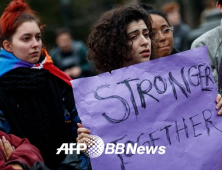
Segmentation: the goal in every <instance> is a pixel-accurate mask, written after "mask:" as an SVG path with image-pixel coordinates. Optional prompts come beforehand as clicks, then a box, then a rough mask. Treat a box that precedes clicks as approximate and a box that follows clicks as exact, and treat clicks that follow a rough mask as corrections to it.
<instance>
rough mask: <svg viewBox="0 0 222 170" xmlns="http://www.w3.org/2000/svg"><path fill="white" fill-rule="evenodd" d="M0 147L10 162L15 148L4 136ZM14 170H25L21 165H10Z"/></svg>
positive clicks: (0, 141)
mask: <svg viewBox="0 0 222 170" xmlns="http://www.w3.org/2000/svg"><path fill="white" fill-rule="evenodd" d="M0 147H1V148H2V150H3V151H4V154H5V157H6V159H7V160H8V158H9V157H10V155H11V154H12V152H13V151H14V150H15V147H14V146H11V144H10V143H9V141H8V140H6V139H5V137H4V136H2V139H1V138H0ZM10 165H11V166H12V167H13V168H14V169H19V170H23V168H22V167H21V165H19V164H10Z"/></svg>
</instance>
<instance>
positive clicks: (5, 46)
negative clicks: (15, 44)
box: [3, 40, 12, 52]
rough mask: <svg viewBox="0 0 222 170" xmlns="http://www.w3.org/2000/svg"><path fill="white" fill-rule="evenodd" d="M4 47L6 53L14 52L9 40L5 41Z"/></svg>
mask: <svg viewBox="0 0 222 170" xmlns="http://www.w3.org/2000/svg"><path fill="white" fill-rule="evenodd" d="M3 47H4V49H5V50H6V51H8V52H12V46H11V42H9V41H8V40H5V41H3Z"/></svg>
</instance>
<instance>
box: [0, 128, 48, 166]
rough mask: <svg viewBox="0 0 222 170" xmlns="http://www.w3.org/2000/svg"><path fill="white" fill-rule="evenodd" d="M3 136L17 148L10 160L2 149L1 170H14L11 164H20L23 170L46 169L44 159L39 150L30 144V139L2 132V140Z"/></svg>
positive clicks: (0, 152) (0, 150)
mask: <svg viewBox="0 0 222 170" xmlns="http://www.w3.org/2000/svg"><path fill="white" fill-rule="evenodd" d="M2 136H4V137H5V138H6V140H8V141H9V143H10V144H11V145H12V146H14V147H15V150H14V151H13V152H12V154H11V155H10V157H9V158H8V160H7V159H6V156H5V154H4V151H3V150H2V148H1V147H0V169H1V170H14V169H13V168H12V166H11V165H10V163H13V162H15V163H16V164H20V165H21V166H22V167H23V169H27V170H34V169H38V168H39V170H41V169H42V170H44V169H46V168H45V166H44V163H43V159H42V157H41V154H40V152H39V150H38V149H37V148H36V147H35V146H34V145H32V144H30V143H29V141H28V139H26V138H24V139H21V138H19V137H17V136H15V135H7V134H6V133H4V132H2V131H0V138H1V139H2Z"/></svg>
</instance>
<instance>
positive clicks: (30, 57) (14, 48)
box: [8, 21, 42, 64]
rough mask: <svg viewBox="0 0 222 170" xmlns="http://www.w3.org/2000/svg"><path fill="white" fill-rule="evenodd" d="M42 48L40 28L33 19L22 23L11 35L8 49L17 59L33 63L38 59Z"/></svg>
mask: <svg viewBox="0 0 222 170" xmlns="http://www.w3.org/2000/svg"><path fill="white" fill-rule="evenodd" d="M41 49H42V40H41V32H40V28H39V26H38V25H37V23H36V22H35V21H27V22H24V23H22V24H21V25H20V26H19V27H18V28H17V30H16V32H15V33H14V34H13V36H12V41H11V42H10V45H9V48H8V51H9V52H11V53H13V54H14V55H15V56H16V57H17V58H18V59H20V60H22V61H25V62H28V63H31V64H35V63H37V62H38V61H39V59H40V55H41Z"/></svg>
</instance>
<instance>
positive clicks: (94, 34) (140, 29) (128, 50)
mask: <svg viewBox="0 0 222 170" xmlns="http://www.w3.org/2000/svg"><path fill="white" fill-rule="evenodd" d="M150 33H151V20H150V17H149V16H148V15H147V14H146V13H145V11H143V10H142V8H140V7H137V6H122V7H118V8H114V9H113V10H111V11H108V12H105V13H104V14H103V15H102V16H101V17H100V19H99V20H98V21H97V22H96V23H95V25H94V27H93V29H92V31H91V33H90V35H89V37H88V47H89V52H88V59H89V60H90V61H91V62H93V63H94V64H95V66H96V69H97V71H99V72H100V73H101V72H107V71H109V72H110V71H112V70H114V69H118V68H121V67H124V66H129V65H132V64H136V63H140V62H144V61H148V60H149V59H150V54H151V49H150V47H151V42H150V37H149V36H150Z"/></svg>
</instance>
